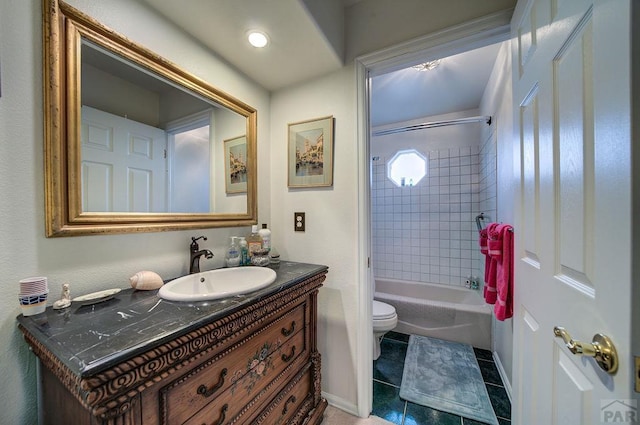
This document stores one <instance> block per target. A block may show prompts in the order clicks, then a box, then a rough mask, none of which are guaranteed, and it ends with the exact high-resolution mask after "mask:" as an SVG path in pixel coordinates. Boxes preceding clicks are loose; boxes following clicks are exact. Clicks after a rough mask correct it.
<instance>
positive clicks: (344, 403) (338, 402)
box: [322, 391, 359, 416]
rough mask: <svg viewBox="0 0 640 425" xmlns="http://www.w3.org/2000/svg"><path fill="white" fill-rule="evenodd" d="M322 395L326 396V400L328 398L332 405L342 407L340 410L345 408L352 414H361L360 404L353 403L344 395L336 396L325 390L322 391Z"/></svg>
mask: <svg viewBox="0 0 640 425" xmlns="http://www.w3.org/2000/svg"><path fill="white" fill-rule="evenodd" d="M322 397H324V398H325V400H327V403H329V404H330V405H331V406H333V407H335V408H337V409H340V410H344V411H345V412H347V413H349V414H350V415H353V416H359V415H358V406H356V405H355V404H353V403H351V402H350V401H348V400H345V399H344V398H342V397H337V396H334V395H332V394H328V393H325V392H324V391H322Z"/></svg>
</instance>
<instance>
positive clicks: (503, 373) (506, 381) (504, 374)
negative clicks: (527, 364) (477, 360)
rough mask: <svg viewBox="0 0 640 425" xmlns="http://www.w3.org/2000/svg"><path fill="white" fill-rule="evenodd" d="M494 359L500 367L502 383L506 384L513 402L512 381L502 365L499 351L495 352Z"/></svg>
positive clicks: (510, 399) (506, 389) (510, 400)
mask: <svg viewBox="0 0 640 425" xmlns="http://www.w3.org/2000/svg"><path fill="white" fill-rule="evenodd" d="M493 361H494V363H495V364H496V367H497V368H498V373H499V374H500V378H502V383H503V384H504V389H505V391H506V392H507V396H509V402H511V403H513V399H512V398H511V381H509V378H508V377H507V372H506V371H505V370H504V367H503V366H502V361H500V356H499V355H498V352H497V351H494V352H493Z"/></svg>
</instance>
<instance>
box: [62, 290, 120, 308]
mask: <svg viewBox="0 0 640 425" xmlns="http://www.w3.org/2000/svg"><path fill="white" fill-rule="evenodd" d="M121 290H122V289H120V288H113V289H105V290H104V291H98V292H92V293H91V294H87V295H81V296H79V297H75V298H74V299H73V300H72V301H73V302H74V303H78V304H80V305H90V304H97V303H101V302H103V301H107V300H110V299H112V298H113V297H114V296H115V295H116V294H117V293H118V292H120V291H121Z"/></svg>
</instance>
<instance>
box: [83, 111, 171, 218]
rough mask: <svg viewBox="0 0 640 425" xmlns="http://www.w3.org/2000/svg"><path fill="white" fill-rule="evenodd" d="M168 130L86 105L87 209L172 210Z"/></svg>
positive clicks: (85, 166) (84, 174)
mask: <svg viewBox="0 0 640 425" xmlns="http://www.w3.org/2000/svg"><path fill="white" fill-rule="evenodd" d="M166 144H167V142H166V134H165V132H164V131H163V130H162V129H159V128H156V127H152V126H149V125H146V124H142V123H139V122H137V121H133V120H129V119H126V118H122V117H119V116H117V115H113V114H109V113H107V112H103V111H100V110H98V109H94V108H90V107H88V106H83V107H82V210H83V211H86V212H140V213H146V212H166V211H167V205H166V198H167V185H166V179H167V176H166V174H167V173H166V170H167V160H166V158H165V149H166Z"/></svg>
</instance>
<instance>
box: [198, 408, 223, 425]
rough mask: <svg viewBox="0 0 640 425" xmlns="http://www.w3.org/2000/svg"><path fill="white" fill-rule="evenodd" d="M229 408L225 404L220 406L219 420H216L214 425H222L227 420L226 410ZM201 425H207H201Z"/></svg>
mask: <svg viewBox="0 0 640 425" xmlns="http://www.w3.org/2000/svg"><path fill="white" fill-rule="evenodd" d="M228 408H229V405H228V404H225V405H224V406H222V409H220V419H218V422H216V423H215V425H222V424H223V423H224V421H225V419H227V409H228ZM202 425H207V424H206V423H205V424H202ZM211 425H214V423H213V422H211Z"/></svg>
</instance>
